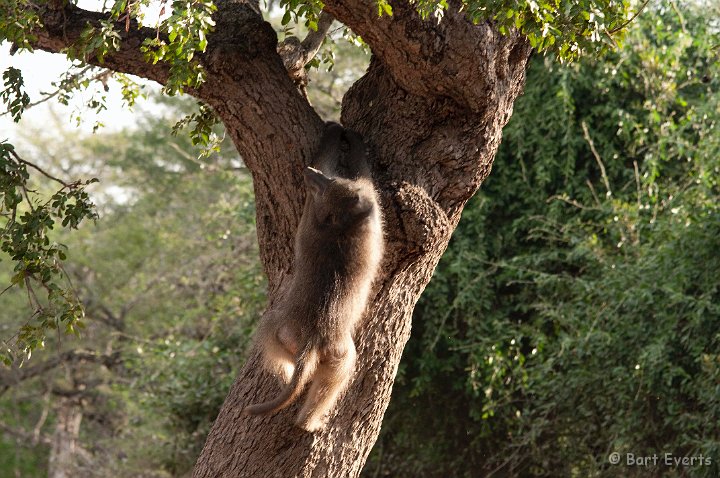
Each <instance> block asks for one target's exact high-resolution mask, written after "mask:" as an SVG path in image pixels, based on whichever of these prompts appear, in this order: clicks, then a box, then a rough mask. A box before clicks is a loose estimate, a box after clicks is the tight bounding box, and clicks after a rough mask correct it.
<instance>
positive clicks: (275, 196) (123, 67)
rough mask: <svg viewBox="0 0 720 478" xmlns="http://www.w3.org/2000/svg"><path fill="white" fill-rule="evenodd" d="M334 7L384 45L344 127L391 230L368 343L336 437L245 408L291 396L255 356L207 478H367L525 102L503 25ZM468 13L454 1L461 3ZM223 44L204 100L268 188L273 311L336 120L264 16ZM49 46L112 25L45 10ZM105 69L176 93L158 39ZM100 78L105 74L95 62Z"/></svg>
mask: <svg viewBox="0 0 720 478" xmlns="http://www.w3.org/2000/svg"><path fill="white" fill-rule="evenodd" d="M390 3H391V5H392V9H393V15H392V16H388V15H384V16H382V17H378V15H377V7H376V5H375V3H374V2H369V3H368V2H362V1H360V0H327V1H326V2H325V7H324V8H325V10H326V11H327V12H329V13H330V14H332V15H333V16H334V17H335V18H337V19H338V20H339V21H341V22H343V23H344V24H345V25H347V26H348V27H350V28H351V29H352V30H353V31H354V32H355V33H356V34H358V35H360V36H362V38H363V40H365V42H366V43H367V44H368V45H370V47H371V49H372V52H373V60H372V61H371V64H370V67H369V69H368V72H367V73H366V75H365V76H364V77H363V78H361V79H360V80H359V81H358V82H357V83H356V84H355V85H354V86H353V87H352V88H351V89H350V90H349V91H348V93H347V94H346V95H345V98H344V101H343V108H342V121H343V123H344V125H345V126H346V127H349V128H351V129H354V130H355V131H357V132H359V133H360V134H362V135H363V137H364V138H365V141H366V142H367V144H368V145H369V146H370V148H371V151H372V153H371V155H372V159H373V161H374V162H373V176H374V179H375V181H376V184H377V187H378V190H379V191H380V194H381V199H382V208H383V215H384V219H385V241H386V249H385V257H384V260H383V263H382V271H381V273H380V277H379V279H378V281H377V283H376V287H375V288H374V291H373V297H372V303H371V305H370V306H369V310H368V313H367V317H366V318H365V321H364V323H363V324H362V326H361V327H360V329H359V330H358V331H357V334H356V345H357V350H358V362H357V366H356V371H355V373H354V377H353V378H352V381H351V385H350V387H349V389H348V391H347V393H346V394H345V396H344V398H342V399H341V400H340V401H339V403H338V405H337V407H336V410H335V411H334V412H333V413H334V416H332V417H331V419H330V421H329V424H328V426H327V427H326V429H325V430H323V431H322V432H317V433H314V434H310V433H306V432H303V431H301V430H299V429H298V428H296V427H294V426H293V418H294V415H295V414H296V413H297V406H291V407H290V408H289V409H287V410H285V411H283V412H281V413H279V414H277V415H275V416H270V417H244V416H241V415H240V412H241V411H242V409H243V408H244V407H245V406H246V405H248V404H251V403H258V402H260V401H264V400H266V399H268V398H270V397H274V396H275V395H276V394H277V393H278V391H279V386H278V384H277V383H276V382H275V380H274V378H272V377H271V376H270V375H269V374H268V373H266V372H264V371H263V370H262V368H261V367H260V362H259V358H258V353H257V351H254V352H253V353H252V354H251V356H250V358H249V359H248V361H247V364H246V365H245V367H244V368H243V370H242V371H241V372H240V374H239V377H238V378H237V380H236V382H235V384H234V385H233V387H232V389H231V391H230V393H229V395H228V397H227V399H226V401H225V404H224V405H223V407H222V409H221V411H220V414H219V416H218V417H217V420H216V421H215V423H214V425H213V428H212V430H211V432H210V435H209V437H208V439H207V442H206V444H205V447H204V449H203V451H202V453H201V456H200V458H199V459H198V462H197V465H196V467H195V470H194V476H196V477H208V478H216V477H225V476H227V477H237V476H248V477H261V478H267V477H275V476H277V477H283V478H287V477H294V476H302V477H310V476H316V477H342V478H346V477H352V476H357V475H358V474H359V473H360V471H361V469H362V467H363V464H364V462H365V460H366V458H367V455H368V453H369V452H370V449H371V448H372V445H373V443H374V441H375V439H376V438H377V435H378V433H379V430H380V424H381V422H382V417H383V414H384V412H385V409H386V408H387V405H388V402H389V400H390V392H391V389H392V384H393V380H394V378H395V374H396V371H397V367H398V363H399V361H400V357H401V355H402V350H403V347H404V345H405V343H406V342H407V340H408V338H409V335H410V325H411V318H412V311H413V308H414V306H415V303H416V302H417V300H418V298H419V296H420V294H421V292H422V291H423V289H424V288H425V286H426V284H427V283H428V281H429V280H430V277H431V276H432V274H433V271H434V269H435V266H436V264H437V262H438V260H439V259H440V256H441V255H442V253H443V252H444V250H445V248H446V247H447V244H448V241H449V239H450V235H451V233H452V231H453V230H454V229H455V227H456V225H457V223H458V221H459V219H460V214H461V212H462V208H463V206H464V205H465V203H466V202H467V200H468V199H469V198H470V197H471V196H472V195H473V194H474V193H475V191H476V190H477V188H478V187H479V186H480V184H481V182H482V181H483V180H484V179H485V177H486V176H487V175H488V174H489V172H490V168H491V166H492V161H493V158H494V156H495V152H496V151H497V147H498V145H499V143H500V137H501V129H502V127H503V126H504V125H505V123H506V122H507V120H508V119H509V117H510V115H511V113H512V105H513V102H514V101H515V98H516V97H517V95H518V94H520V91H521V89H522V85H523V82H524V78H525V68H526V65H527V61H528V57H529V54H530V47H529V45H528V42H527V40H526V39H525V38H523V37H521V36H520V35H518V34H516V33H510V34H508V35H501V34H499V33H498V32H497V30H496V29H495V28H494V27H493V25H492V24H491V23H480V24H478V25H473V24H472V23H471V22H469V21H468V20H467V19H466V18H465V16H464V15H463V13H462V12H458V11H457V8H456V6H451V7H450V8H449V9H448V10H447V11H446V12H445V14H444V16H443V17H442V19H441V20H437V19H434V18H430V19H427V20H421V19H420V17H419V15H418V14H417V12H416V11H415V10H414V7H413V5H410V4H408V3H406V2H402V1H394V0H391V1H390ZM449 3H451V4H453V5H454V3H453V2H449ZM216 4H217V5H218V13H217V15H216V16H215V19H216V28H215V32H214V33H213V34H212V35H211V36H210V38H209V45H208V49H207V52H206V53H205V54H204V55H201V61H202V63H203V66H204V67H205V69H206V71H207V82H206V83H205V84H204V85H203V86H202V87H201V88H200V89H199V90H197V91H193V92H192V93H193V94H194V95H195V96H197V97H198V98H200V99H202V100H203V101H205V102H206V103H208V104H210V105H211V106H212V107H213V108H214V109H215V111H216V112H217V113H218V115H219V116H220V117H221V118H222V120H223V122H224V123H225V126H226V127H227V131H228V134H229V135H230V136H231V138H232V139H233V141H234V143H235V145H236V146H237V149H238V151H239V152H240V154H241V155H242V157H243V160H244V161H245V164H246V165H247V167H248V168H249V169H250V171H251V172H252V175H253V181H254V187H255V196H256V209H257V230H258V241H259V246H260V255H261V260H262V262H263V265H264V268H265V272H266V273H267V276H268V283H269V304H270V306H272V303H273V302H274V300H275V299H276V294H277V291H278V288H279V285H280V284H281V283H282V281H283V280H284V278H286V277H288V275H289V274H290V273H291V272H292V263H291V262H292V257H293V251H292V248H293V236H294V233H295V230H296V228H297V225H298V222H299V219H300V213H301V211H302V204H303V201H304V194H305V193H304V187H303V184H302V174H301V172H302V169H303V167H305V166H306V165H308V164H310V163H311V162H312V159H313V157H312V156H313V154H314V152H315V151H316V150H317V148H318V142H319V140H320V136H321V133H322V130H323V121H322V120H321V119H320V117H319V116H318V115H317V113H316V112H315V111H314V110H313V108H312V106H311V105H310V104H309V103H308V102H307V100H306V99H305V98H304V97H303V96H302V95H301V94H300V93H299V92H298V91H297V89H296V86H295V84H294V83H293V81H292V80H291V79H290V77H289V75H288V72H287V71H286V70H285V67H284V65H283V62H282V60H281V58H280V56H279V55H278V53H277V35H276V34H275V32H274V31H273V30H272V28H271V27H270V26H269V25H268V24H267V23H265V22H264V21H263V20H262V17H261V16H260V14H259V13H258V11H257V8H256V6H255V5H253V4H252V2H249V3H248V2H246V1H243V0H218V1H216ZM41 19H42V21H43V23H44V27H43V28H42V29H40V30H39V31H38V32H37V38H38V41H37V45H36V46H37V47H38V48H43V49H46V50H49V51H60V50H61V49H62V48H63V47H64V46H67V45H68V44H69V43H71V42H72V41H75V40H76V39H77V38H79V36H80V34H81V31H82V27H83V26H84V25H85V24H87V23H88V22H89V23H92V24H95V25H97V24H98V21H99V17H98V15H97V14H92V13H90V12H85V11H83V10H81V9H78V8H77V7H74V6H73V5H72V4H67V5H65V6H63V10H62V11H61V12H58V11H54V10H48V11H43V13H42V17H41ZM117 30H118V32H120V33H119V34H120V35H121V37H122V39H123V43H122V45H121V48H120V50H119V51H118V52H117V53H115V54H113V55H110V56H106V57H105V59H104V63H103V65H104V66H106V67H109V68H113V69H116V70H119V71H124V72H128V73H134V74H137V75H140V76H144V77H146V78H151V79H153V80H156V81H158V82H161V83H162V82H165V81H166V80H167V78H168V75H169V67H168V65H165V64H163V63H162V62H159V63H157V64H155V65H149V64H148V63H146V62H145V61H144V59H143V57H142V54H141V53H140V52H138V51H137V45H139V44H141V43H142V41H143V39H145V38H153V37H154V36H155V34H156V33H155V31H154V30H153V29H147V28H134V27H133V28H130V29H126V28H124V25H118V28H117ZM90 61H93V62H95V63H98V62H97V61H96V60H95V59H90Z"/></svg>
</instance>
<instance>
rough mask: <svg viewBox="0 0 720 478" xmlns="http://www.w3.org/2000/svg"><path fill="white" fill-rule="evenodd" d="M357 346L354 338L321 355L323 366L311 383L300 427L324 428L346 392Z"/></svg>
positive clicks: (302, 411) (299, 421) (314, 429)
mask: <svg viewBox="0 0 720 478" xmlns="http://www.w3.org/2000/svg"><path fill="white" fill-rule="evenodd" d="M356 357H357V354H356V352H355V344H353V341H352V339H351V338H349V337H348V338H347V340H346V341H345V342H343V343H342V344H339V345H338V346H333V347H331V348H330V347H329V348H327V349H325V350H322V351H321V353H320V363H319V364H318V368H317V370H316V371H315V375H314V376H313V379H312V385H311V386H310V390H309V392H308V395H307V398H306V399H305V403H304V404H303V407H302V409H301V410H300V413H299V414H298V419H297V422H296V423H297V425H298V426H299V427H300V428H304V429H305V430H307V431H310V432H312V431H316V430H319V429H321V428H322V427H324V426H325V422H326V421H327V418H328V413H329V412H330V411H331V410H332V408H333V407H334V406H335V403H336V402H337V400H338V398H339V397H340V394H341V393H342V392H343V391H344V390H345V388H346V387H347V385H348V383H349V382H350V377H351V376H352V372H353V370H354V368H355V359H356Z"/></svg>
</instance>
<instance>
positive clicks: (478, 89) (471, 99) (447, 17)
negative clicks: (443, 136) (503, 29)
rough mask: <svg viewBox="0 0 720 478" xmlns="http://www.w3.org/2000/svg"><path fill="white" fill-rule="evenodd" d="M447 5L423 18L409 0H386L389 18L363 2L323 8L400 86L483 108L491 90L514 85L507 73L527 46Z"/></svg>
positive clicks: (334, 0)
mask: <svg viewBox="0 0 720 478" xmlns="http://www.w3.org/2000/svg"><path fill="white" fill-rule="evenodd" d="M449 3H451V5H450V7H449V8H448V9H447V11H445V13H444V15H443V17H442V19H440V20H438V19H436V18H432V17H430V18H428V19H426V20H422V19H421V18H420V15H419V14H418V13H417V11H416V10H415V6H414V5H413V4H412V2H403V1H400V0H393V1H390V4H391V5H392V9H393V14H392V16H390V15H383V16H381V17H379V16H378V13H377V8H376V6H375V4H374V3H372V2H367V1H365V0H328V1H327V2H326V3H325V9H326V10H327V11H328V12H329V13H331V14H332V15H333V16H334V17H335V18H336V19H338V20H339V21H340V22H342V23H344V24H345V25H347V26H348V27H350V28H351V29H352V30H353V32H355V33H356V34H358V35H360V36H361V37H362V39H363V40H364V41H365V42H366V43H367V44H368V45H370V48H371V49H372V52H373V54H374V55H375V56H377V57H378V58H379V59H380V61H381V62H382V63H383V64H384V65H385V66H386V67H387V68H388V70H389V72H390V73H391V74H392V76H393V77H394V78H395V80H396V81H397V82H398V84H399V85H400V86H402V87H403V89H405V90H407V91H409V92H412V93H415V94H417V95H419V96H422V97H425V98H432V97H438V96H446V97H450V98H452V99H453V100H454V101H456V102H457V103H458V104H459V105H460V106H461V107H464V108H469V109H471V110H472V111H484V110H485V109H486V108H485V107H486V106H487V104H488V102H489V101H490V102H492V101H497V99H496V98H494V97H492V94H491V92H493V91H498V86H499V87H500V88H499V89H500V90H503V89H507V88H511V85H513V84H514V83H515V80H516V79H517V78H510V76H512V72H513V71H515V70H516V68H515V66H516V65H520V64H522V65H524V64H525V63H526V62H527V59H528V56H529V54H530V51H531V49H530V47H529V43H528V41H527V39H526V38H524V37H522V36H521V35H520V34H519V33H516V32H515V33H510V34H508V35H501V34H500V33H499V32H498V31H497V30H496V29H495V28H494V27H493V26H492V25H491V24H490V23H489V22H483V23H480V24H478V25H473V24H472V22H470V21H469V20H468V19H467V17H466V16H465V13H464V12H460V11H458V8H457V6H456V4H455V2H449ZM489 46H490V47H489Z"/></svg>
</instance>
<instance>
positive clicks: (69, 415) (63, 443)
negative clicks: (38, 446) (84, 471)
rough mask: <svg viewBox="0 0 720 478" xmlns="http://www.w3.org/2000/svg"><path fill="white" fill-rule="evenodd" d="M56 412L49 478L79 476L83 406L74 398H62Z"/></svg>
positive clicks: (72, 477)
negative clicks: (79, 441) (78, 454)
mask: <svg viewBox="0 0 720 478" xmlns="http://www.w3.org/2000/svg"><path fill="white" fill-rule="evenodd" d="M55 413H56V418H55V432H54V433H53V436H52V443H51V446H50V459H49V461H48V478H74V477H76V476H78V466H77V465H78V463H77V451H78V448H79V445H78V439H79V437H80V423H81V422H82V419H83V413H82V408H80V405H79V404H78V403H77V401H76V400H74V399H69V398H60V399H59V404H58V406H57V409H56V412H55Z"/></svg>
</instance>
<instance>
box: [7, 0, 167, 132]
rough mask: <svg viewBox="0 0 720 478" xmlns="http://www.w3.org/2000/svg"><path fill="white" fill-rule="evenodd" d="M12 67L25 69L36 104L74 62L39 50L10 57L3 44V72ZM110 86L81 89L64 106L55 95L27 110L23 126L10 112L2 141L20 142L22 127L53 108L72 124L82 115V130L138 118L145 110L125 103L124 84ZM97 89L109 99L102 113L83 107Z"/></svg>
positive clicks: (94, 1) (92, 2)
mask: <svg viewBox="0 0 720 478" xmlns="http://www.w3.org/2000/svg"><path fill="white" fill-rule="evenodd" d="M155 3H156V4H157V3H159V2H155ZM102 4H103V2H102V1H99V0H80V2H78V6H80V7H81V8H86V9H88V10H98V9H100V8H101V7H102ZM158 11H159V9H158V8H153V9H146V12H145V15H146V17H145V18H146V22H148V23H153V24H154V22H153V21H151V20H155V21H157V16H158V15H157V12H158ZM10 66H13V67H15V68H18V69H20V70H21V71H22V72H23V76H24V78H25V85H26V91H27V93H28V94H29V95H30V102H31V103H32V102H35V101H38V100H40V99H42V92H53V91H55V90H56V89H57V88H54V87H53V86H52V82H53V81H57V80H58V79H59V78H60V76H61V75H62V73H63V72H65V71H66V70H67V69H68V67H69V66H70V62H68V61H67V60H66V59H65V56H64V55H58V54H51V53H45V52H42V51H39V50H38V51H35V52H34V53H29V52H18V53H15V55H12V56H10V43H7V42H5V43H0V74H1V73H2V72H4V71H5V70H6V69H7V68H8V67H10ZM146 83H147V82H146ZM147 84H149V83H147ZM108 86H109V87H110V91H108V92H104V91H102V86H101V85H95V86H93V87H90V88H89V89H88V90H87V91H84V92H79V93H78V94H77V95H75V97H74V98H73V100H72V101H71V102H70V105H69V106H64V105H61V104H59V103H58V101H57V99H56V98H53V99H51V100H49V101H48V102H46V103H43V104H41V105H38V106H35V107H33V108H31V109H29V110H27V111H26V112H25V113H24V114H23V119H22V121H21V122H20V124H19V125H16V124H15V123H13V121H12V119H11V118H10V115H4V116H0V141H2V140H4V139H9V140H10V142H11V143H12V142H16V141H17V140H18V138H19V132H18V128H23V126H24V125H28V124H33V125H37V124H38V123H40V124H43V123H47V122H48V117H49V115H50V108H52V109H53V111H54V112H55V113H56V116H57V117H58V118H60V119H61V120H62V121H65V122H67V124H68V125H69V126H70V127H75V125H76V117H77V116H78V115H80V117H81V118H82V123H81V125H80V126H79V130H80V131H81V132H83V133H91V132H92V129H93V126H94V125H95V123H96V122H101V123H103V124H104V125H105V127H106V128H107V129H111V130H115V129H120V128H123V127H126V126H130V125H131V124H132V123H133V122H134V121H135V120H136V118H137V115H138V114H142V113H139V112H137V111H136V112H133V111H131V110H129V109H128V108H127V106H124V105H123V102H122V96H121V95H120V87H119V85H118V84H117V83H115V82H110V83H109V84H108ZM0 89H1V88H0ZM96 92H101V93H102V94H103V95H105V96H106V98H107V101H106V104H107V108H108V109H107V111H104V112H102V113H101V114H99V115H98V114H95V112H94V111H89V110H87V108H84V107H83V105H84V104H85V103H86V102H87V101H88V100H89V99H90V98H91V97H92V94H93V93H96ZM4 112H5V105H3V104H0V114H1V113H4ZM145 114H146V113H145Z"/></svg>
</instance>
